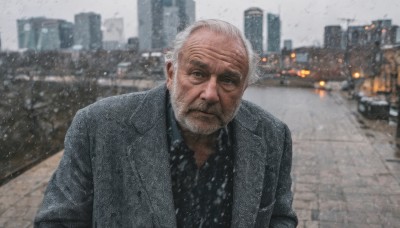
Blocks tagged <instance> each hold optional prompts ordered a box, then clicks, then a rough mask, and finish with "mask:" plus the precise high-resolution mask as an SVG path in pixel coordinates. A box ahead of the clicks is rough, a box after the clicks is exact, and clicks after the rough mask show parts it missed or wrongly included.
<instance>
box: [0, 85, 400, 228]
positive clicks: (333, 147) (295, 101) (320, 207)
mask: <svg viewBox="0 0 400 228" xmlns="http://www.w3.org/2000/svg"><path fill="white" fill-rule="evenodd" d="M245 97H246V98H247V99H249V100H253V101H254V102H255V103H257V104H259V105H260V106H262V107H263V108H265V109H267V110H269V111H270V112H272V113H273V114H275V115H276V116H278V117H279V118H280V119H282V120H284V121H285V122H286V123H287V124H288V126H289V128H290V129H291V131H292V137H293V156H294V157H293V181H294V182H293V191H294V207H295V209H296V212H297V214H298V217H299V220H300V222H299V226H298V227H311V228H312V227H400V162H399V161H400V160H399V157H398V155H396V153H398V150H397V148H396V143H395V141H394V140H393V136H392V135H393V132H394V127H393V126H391V125H390V124H388V123H387V122H385V121H370V120H366V119H364V118H362V117H361V116H360V115H359V114H358V113H357V111H356V104H355V103H354V101H349V100H347V99H346V98H345V97H343V96H342V95H341V94H340V93H339V92H330V93H327V92H325V91H317V90H311V89H296V88H290V89H289V88H282V87H281V88H279V87H278V88H275V87H267V88H257V87H255V88H249V89H248V90H247V92H246V94H245ZM61 156H62V152H60V153H57V154H56V155H54V156H52V157H50V158H49V159H47V160H45V161H44V162H42V163H40V164H38V165H37V166H35V167H33V168H31V169H30V170H28V171H27V172H25V173H23V174H22V175H20V176H19V177H17V178H15V179H13V180H11V181H10V182H8V183H7V184H5V185H3V186H1V187H0V227H32V220H33V218H34V216H35V213H36V210H37V208H38V207H39V205H40V202H41V200H42V197H43V192H44V190H45V187H46V185H47V181H48V179H49V178H50V176H51V174H52V173H53V171H54V169H55V168H56V166H57V164H58V162H59V159H60V157H61Z"/></svg>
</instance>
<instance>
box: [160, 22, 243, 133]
mask: <svg viewBox="0 0 400 228" xmlns="http://www.w3.org/2000/svg"><path fill="white" fill-rule="evenodd" d="M248 68H249V66H248V59H247V54H246V49H245V47H244V45H243V43H242V41H240V40H236V39H232V38H230V37H228V36H226V35H222V34H219V33H216V32H213V31H210V30H208V29H199V30H197V31H195V32H193V33H192V34H191V35H190V37H189V39H188V40H187V42H186V43H185V44H184V46H183V48H182V50H181V53H180V54H179V59H178V67H177V69H174V67H173V66H172V64H171V63H169V64H168V65H167V73H168V78H167V87H168V89H169V91H170V94H171V103H172V107H173V109H174V112H175V117H176V119H177V121H178V123H179V125H180V127H181V128H183V130H188V131H190V132H192V133H195V134H202V135H209V134H212V133H214V132H215V131H217V130H218V129H220V128H221V127H224V126H226V125H227V124H228V123H229V122H230V121H231V120H232V119H233V117H234V116H235V114H236V111H237V110H238V108H239V106H240V102H241V98H242V95H243V92H244V90H245V88H246V87H247V78H246V77H247V73H248Z"/></svg>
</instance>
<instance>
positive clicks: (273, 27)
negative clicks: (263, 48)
mask: <svg viewBox="0 0 400 228" xmlns="http://www.w3.org/2000/svg"><path fill="white" fill-rule="evenodd" d="M280 47H281V20H280V18H279V15H275V14H272V13H268V14H267V51H268V52H280Z"/></svg>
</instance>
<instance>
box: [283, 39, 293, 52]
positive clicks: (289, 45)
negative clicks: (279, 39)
mask: <svg viewBox="0 0 400 228" xmlns="http://www.w3.org/2000/svg"><path fill="white" fill-rule="evenodd" d="M283 48H284V49H285V50H292V49H293V42H292V40H284V41H283Z"/></svg>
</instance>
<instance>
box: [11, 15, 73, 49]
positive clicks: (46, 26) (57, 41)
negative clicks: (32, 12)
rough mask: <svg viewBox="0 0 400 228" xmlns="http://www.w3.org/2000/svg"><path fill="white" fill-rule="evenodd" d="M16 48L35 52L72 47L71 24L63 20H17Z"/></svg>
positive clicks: (40, 18) (42, 18)
mask: <svg viewBox="0 0 400 228" xmlns="http://www.w3.org/2000/svg"><path fill="white" fill-rule="evenodd" d="M17 28H18V47H19V48H21V49H30V50H37V51H46V50H57V49H60V48H69V47H71V46H72V40H73V33H72V28H73V24H72V23H70V22H67V21H65V20H59V19H48V18H44V17H36V18H30V19H19V20H17Z"/></svg>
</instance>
